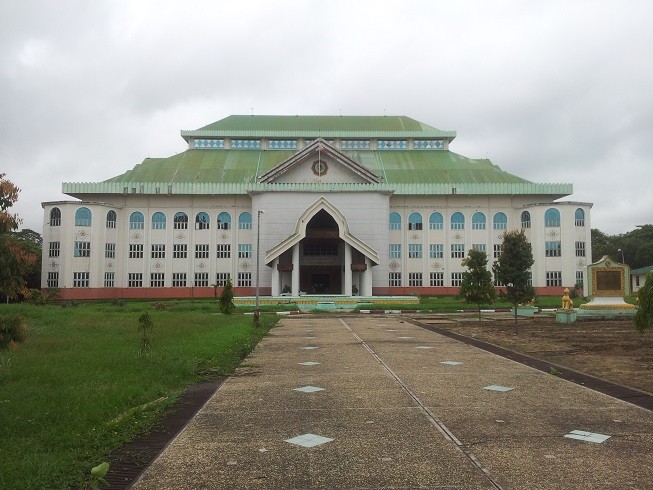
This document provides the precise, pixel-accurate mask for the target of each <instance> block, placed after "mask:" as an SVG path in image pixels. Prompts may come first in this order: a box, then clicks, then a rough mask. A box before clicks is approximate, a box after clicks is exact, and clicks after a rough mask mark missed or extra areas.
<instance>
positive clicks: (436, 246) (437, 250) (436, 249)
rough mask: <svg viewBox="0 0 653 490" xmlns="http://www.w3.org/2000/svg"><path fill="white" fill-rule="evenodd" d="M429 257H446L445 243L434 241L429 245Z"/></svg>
mask: <svg viewBox="0 0 653 490" xmlns="http://www.w3.org/2000/svg"><path fill="white" fill-rule="evenodd" d="M429 258H431V259H442V258H444V245H443V244H442V243H432V244H431V245H429Z"/></svg>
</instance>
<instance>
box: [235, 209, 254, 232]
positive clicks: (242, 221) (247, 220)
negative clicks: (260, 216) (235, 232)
mask: <svg viewBox="0 0 653 490" xmlns="http://www.w3.org/2000/svg"><path fill="white" fill-rule="evenodd" d="M238 229H240V230H251V229H252V214H251V213H248V212H247V211H245V212H244V213H240V216H238Z"/></svg>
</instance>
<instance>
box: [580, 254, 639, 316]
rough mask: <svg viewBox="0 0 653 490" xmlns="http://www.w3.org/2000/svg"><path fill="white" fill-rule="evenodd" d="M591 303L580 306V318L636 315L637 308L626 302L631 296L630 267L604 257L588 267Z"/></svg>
mask: <svg viewBox="0 0 653 490" xmlns="http://www.w3.org/2000/svg"><path fill="white" fill-rule="evenodd" d="M587 280H588V292H589V296H590V302H589V303H585V304H582V305H580V307H579V309H578V315H579V316H601V317H609V318H614V317H618V316H630V315H634V314H635V311H636V310H637V307H636V306H635V305H631V304H628V303H626V302H625V301H624V296H628V295H630V267H628V266H627V265H626V264H620V263H618V262H614V261H613V260H612V259H611V258H610V257H608V256H607V255H604V256H603V257H602V258H601V260H599V261H598V262H594V263H593V264H590V265H588V266H587Z"/></svg>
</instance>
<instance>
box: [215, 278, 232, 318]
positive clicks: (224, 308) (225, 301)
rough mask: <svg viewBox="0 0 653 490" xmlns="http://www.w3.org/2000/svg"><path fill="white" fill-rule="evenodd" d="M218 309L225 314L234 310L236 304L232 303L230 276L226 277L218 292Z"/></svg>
mask: <svg viewBox="0 0 653 490" xmlns="http://www.w3.org/2000/svg"><path fill="white" fill-rule="evenodd" d="M219 307H220V311H221V312H222V313H223V314H225V315H231V314H232V313H233V312H234V311H236V306H235V305H234V288H233V284H231V278H229V279H227V284H225V286H224V288H223V289H222V293H220V299H219Z"/></svg>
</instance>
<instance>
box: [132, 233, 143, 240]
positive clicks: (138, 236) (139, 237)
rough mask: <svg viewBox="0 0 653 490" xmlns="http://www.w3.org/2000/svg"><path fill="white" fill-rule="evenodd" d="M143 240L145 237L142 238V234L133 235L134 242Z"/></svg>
mask: <svg viewBox="0 0 653 490" xmlns="http://www.w3.org/2000/svg"><path fill="white" fill-rule="evenodd" d="M141 238H143V237H142V236H141V234H140V233H133V234H132V240H135V241H139V240H140V239H141Z"/></svg>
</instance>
